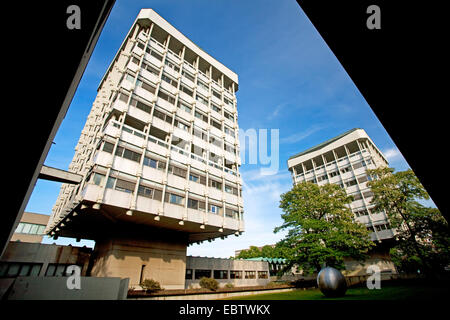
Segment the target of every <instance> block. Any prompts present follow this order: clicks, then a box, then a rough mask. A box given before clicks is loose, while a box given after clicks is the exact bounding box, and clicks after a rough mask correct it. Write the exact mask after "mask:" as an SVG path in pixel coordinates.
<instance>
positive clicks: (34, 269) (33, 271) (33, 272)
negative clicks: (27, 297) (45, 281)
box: [30, 264, 42, 277]
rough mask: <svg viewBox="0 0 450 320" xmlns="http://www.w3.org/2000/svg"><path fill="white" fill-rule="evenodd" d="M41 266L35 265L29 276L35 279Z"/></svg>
mask: <svg viewBox="0 0 450 320" xmlns="http://www.w3.org/2000/svg"><path fill="white" fill-rule="evenodd" d="M41 268H42V266H41V265H40V264H35V265H33V266H32V267H31V272H30V276H32V277H37V276H38V275H39V273H40V272H41Z"/></svg>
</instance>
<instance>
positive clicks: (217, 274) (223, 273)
mask: <svg viewBox="0 0 450 320" xmlns="http://www.w3.org/2000/svg"><path fill="white" fill-rule="evenodd" d="M214 279H228V270H214Z"/></svg>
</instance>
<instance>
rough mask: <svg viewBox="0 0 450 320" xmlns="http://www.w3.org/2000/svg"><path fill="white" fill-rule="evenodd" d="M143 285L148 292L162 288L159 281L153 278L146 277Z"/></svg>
mask: <svg viewBox="0 0 450 320" xmlns="http://www.w3.org/2000/svg"><path fill="white" fill-rule="evenodd" d="M141 287H142V288H143V289H144V290H145V291H148V292H152V291H157V290H161V286H160V285H159V282H158V281H155V280H153V279H145V280H144V281H142V283H141Z"/></svg>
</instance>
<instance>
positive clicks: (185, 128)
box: [175, 120, 191, 132]
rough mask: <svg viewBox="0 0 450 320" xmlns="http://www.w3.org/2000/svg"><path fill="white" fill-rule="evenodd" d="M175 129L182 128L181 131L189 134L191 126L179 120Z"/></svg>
mask: <svg viewBox="0 0 450 320" xmlns="http://www.w3.org/2000/svg"><path fill="white" fill-rule="evenodd" d="M175 127H177V128H180V129H182V130H184V131H187V132H189V130H190V128H191V127H190V126H189V125H187V124H185V123H184V122H181V121H179V120H175Z"/></svg>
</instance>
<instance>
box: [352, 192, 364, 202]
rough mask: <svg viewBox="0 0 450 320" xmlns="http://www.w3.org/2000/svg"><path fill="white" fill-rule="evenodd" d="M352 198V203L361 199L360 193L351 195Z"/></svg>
mask: <svg viewBox="0 0 450 320" xmlns="http://www.w3.org/2000/svg"><path fill="white" fill-rule="evenodd" d="M352 196H353V200H354V201H356V200H361V199H362V196H361V193H359V192H358V193H355V194H352Z"/></svg>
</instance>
